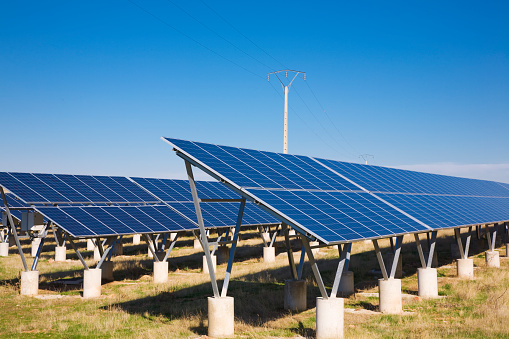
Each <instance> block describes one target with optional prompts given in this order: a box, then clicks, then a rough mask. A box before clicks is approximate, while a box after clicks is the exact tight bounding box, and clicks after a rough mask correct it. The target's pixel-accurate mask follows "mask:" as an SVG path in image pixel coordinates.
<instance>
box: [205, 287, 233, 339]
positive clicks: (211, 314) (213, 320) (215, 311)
mask: <svg viewBox="0 0 509 339" xmlns="http://www.w3.org/2000/svg"><path fill="white" fill-rule="evenodd" d="M208 318H209V328H208V336H209V337H211V338H230V337H233V336H234V332H235V325H234V299H233V297H221V298H214V297H208Z"/></svg>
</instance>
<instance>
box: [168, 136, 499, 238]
mask: <svg viewBox="0 0 509 339" xmlns="http://www.w3.org/2000/svg"><path fill="white" fill-rule="evenodd" d="M163 139H164V140H166V141H167V142H168V143H170V144H171V145H172V146H173V148H174V150H176V151H177V153H178V154H179V155H180V156H182V157H184V158H185V159H187V160H190V161H192V162H193V163H194V164H195V165H197V166H199V167H200V168H201V169H203V170H204V171H205V172H207V173H209V174H210V175H212V176H214V177H216V178H217V179H220V180H223V181H226V182H228V183H229V184H230V185H231V186H232V187H235V188H236V190H237V192H238V193H240V194H242V195H244V196H246V197H249V198H250V199H252V200H254V201H257V202H258V203H260V206H262V207H263V208H264V209H265V210H266V211H268V212H269V213H271V214H272V215H274V216H275V217H276V218H278V220H280V221H282V222H286V223H288V224H290V225H292V226H293V227H295V228H297V229H300V230H302V231H303V232H305V233H309V234H312V235H314V236H315V237H317V238H318V239H320V240H322V241H323V242H325V243H332V242H349V241H356V240H361V239H366V238H381V237H387V236H393V235H397V234H405V233H413V232H420V231H429V230H436V229H441V228H448V227H460V226H468V225H477V224H485V223H495V222H504V221H508V220H509V184H506V183H499V182H493V181H486V180H477V179H467V178H458V177H452V176H445V175H437V174H428V173H420V172H414V171H407V170H400V169H394V168H385V167H379V166H371V165H360V164H352V163H346V162H341V161H334V160H326V159H319V158H313V157H307V156H298V155H291V154H281V153H272V152H264V151H256V150H250V149H242V148H236V147H228V146H219V145H213V144H206V143H199V142H192V141H186V140H179V139H171V138H163Z"/></svg>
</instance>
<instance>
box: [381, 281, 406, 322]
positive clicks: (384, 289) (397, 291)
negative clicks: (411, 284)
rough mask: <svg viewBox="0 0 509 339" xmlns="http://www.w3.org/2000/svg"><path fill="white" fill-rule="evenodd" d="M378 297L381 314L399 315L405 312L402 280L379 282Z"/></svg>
mask: <svg viewBox="0 0 509 339" xmlns="http://www.w3.org/2000/svg"><path fill="white" fill-rule="evenodd" d="M378 295H379V299H380V306H379V307H380V312H382V313H388V314H397V313H401V312H402V311H403V304H402V302H401V280H399V279H388V280H383V279H379V280H378Z"/></svg>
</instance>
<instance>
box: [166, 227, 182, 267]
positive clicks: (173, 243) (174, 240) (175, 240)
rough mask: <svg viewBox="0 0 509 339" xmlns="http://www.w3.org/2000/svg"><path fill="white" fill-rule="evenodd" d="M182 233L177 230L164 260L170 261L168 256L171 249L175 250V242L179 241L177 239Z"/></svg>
mask: <svg viewBox="0 0 509 339" xmlns="http://www.w3.org/2000/svg"><path fill="white" fill-rule="evenodd" d="M179 235H180V233H178V232H177V234H176V235H175V238H174V239H173V241H172V242H171V243H170V247H168V250H167V251H166V255H165V256H164V259H163V262H166V261H168V257H169V256H170V253H171V251H172V250H173V247H175V244H176V243H177V239H178V238H179Z"/></svg>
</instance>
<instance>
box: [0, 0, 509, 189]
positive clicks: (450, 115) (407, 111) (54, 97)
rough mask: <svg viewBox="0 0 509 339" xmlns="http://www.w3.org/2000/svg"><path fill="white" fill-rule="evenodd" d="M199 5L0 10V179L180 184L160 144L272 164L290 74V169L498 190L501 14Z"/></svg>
mask: <svg viewBox="0 0 509 339" xmlns="http://www.w3.org/2000/svg"><path fill="white" fill-rule="evenodd" d="M203 1H204V2H202V1H200V0H189V1H183V0H172V1H164V0H156V1H147V0H132V1H127V0H125V1H120V0H115V1H51V0H48V1H3V2H2V5H1V6H0V8H1V10H0V117H1V127H2V128H1V136H2V151H1V154H2V160H1V163H0V170H2V171H24V172H48V173H72V174H74V173H80V174H107V175H129V176H155V177H177V178H182V177H184V173H185V171H184V165H183V162H182V161H181V160H180V159H179V158H177V157H176V156H175V155H174V153H173V152H171V149H170V147H169V146H168V145H167V144H166V143H164V142H163V141H161V140H160V137H161V136H167V137H175V138H182V139H189V140H196V141H203V142H211V143H216V144H223V145H231V146H239V147H247V148H255V149H263V150H268V151H279V152H280V151H282V147H283V97H282V93H283V92H282V89H281V86H280V84H279V83H278V81H277V79H275V78H271V80H270V82H267V79H266V76H267V73H268V72H271V71H274V70H278V69H283V68H290V69H296V70H301V71H305V72H306V73H307V80H306V81H304V80H303V79H301V78H298V79H297V80H295V82H294V84H293V86H292V88H291V90H290V112H289V115H290V121H289V152H290V153H296V154H304V155H312V156H319V157H326V158H332V159H338V160H345V161H354V162H360V161H362V160H361V159H359V155H360V154H372V155H374V159H369V161H370V163H374V164H379V165H384V166H393V167H396V166H397V167H405V168H412V169H418V170H422V171H430V172H438V173H447V174H452V175H458V176H467V177H477V178H486V179H492V180H498V181H504V182H509V136H508V127H509V3H508V2H506V1H494V2H478V1H392V2H380V1H373V2H369V1H355V2H352V1H348V2H346V1H345V2H338V1H326V2H310V1H298V2H296V1H256V2H249V3H248V2H244V1H228V2H222V1H221V2H218V1H214V2H212V1H210V0H203ZM218 14H219V16H218ZM223 19H225V20H223Z"/></svg>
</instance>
